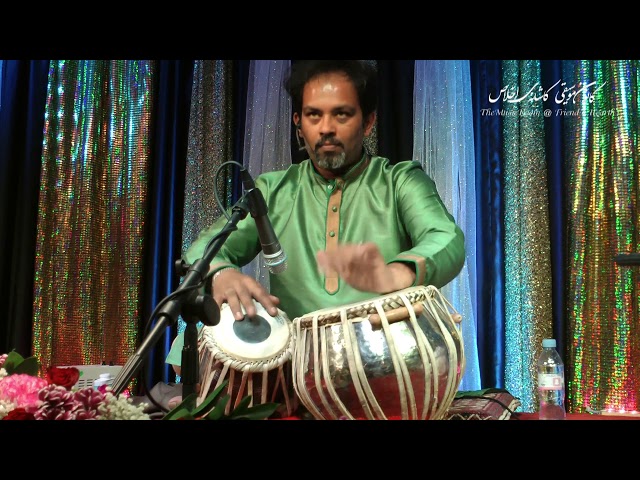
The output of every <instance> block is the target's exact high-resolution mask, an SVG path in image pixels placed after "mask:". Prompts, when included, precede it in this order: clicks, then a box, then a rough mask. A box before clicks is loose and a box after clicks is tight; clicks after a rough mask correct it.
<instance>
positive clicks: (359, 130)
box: [293, 73, 375, 177]
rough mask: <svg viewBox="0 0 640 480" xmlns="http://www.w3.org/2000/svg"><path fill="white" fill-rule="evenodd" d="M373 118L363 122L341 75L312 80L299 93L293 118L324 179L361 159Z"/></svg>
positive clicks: (354, 96)
mask: <svg viewBox="0 0 640 480" xmlns="http://www.w3.org/2000/svg"><path fill="white" fill-rule="evenodd" d="M374 119H375V115H374V114H372V115H370V118H369V119H368V121H367V122H364V119H363V117H362V110H361V108H360V104H359V102H358V94H357V92H356V89H355V87H354V86H353V84H352V83H351V81H350V80H349V79H348V78H347V77H346V76H345V75H344V74H341V73H328V74H323V75H320V76H318V77H315V78H313V79H312V80H310V81H309V82H307V84H306V85H305V86H304V89H303V91H302V111H301V117H298V115H297V113H295V114H294V118H293V120H294V122H295V123H297V124H299V125H300V133H301V136H302V137H303V138H304V141H305V147H306V149H307V152H308V153H309V157H310V158H311V161H312V162H313V164H314V165H315V166H316V168H317V169H318V170H319V171H320V173H322V174H323V175H324V176H326V177H333V176H337V175H340V174H342V173H344V172H345V171H346V170H348V168H349V167H350V166H351V165H353V164H355V163H357V162H358V161H359V160H360V158H361V155H362V142H363V140H364V137H365V135H368V134H369V133H370V132H371V129H372V127H373V121H374Z"/></svg>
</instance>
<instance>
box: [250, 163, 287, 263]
mask: <svg viewBox="0 0 640 480" xmlns="http://www.w3.org/2000/svg"><path fill="white" fill-rule="evenodd" d="M240 177H241V178H242V188H243V189H244V190H245V192H246V194H247V198H248V200H249V211H250V212H251V216H252V217H253V219H254V220H255V222H256V227H257V228H258V237H260V245H262V258H263V259H264V262H265V263H266V265H267V267H269V271H270V272H271V273H274V274H278V273H282V272H284V271H285V270H286V269H287V254H286V253H284V251H283V250H282V247H281V246H280V242H279V241H278V237H276V232H274V231H273V226H272V225H271V221H270V220H269V216H268V215H267V214H268V212H269V208H268V207H267V202H265V201H264V197H263V196H262V192H261V191H260V189H258V188H257V187H256V185H255V183H253V178H251V175H249V172H248V171H247V170H246V169H245V168H242V169H241V170H240Z"/></svg>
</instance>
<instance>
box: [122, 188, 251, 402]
mask: <svg viewBox="0 0 640 480" xmlns="http://www.w3.org/2000/svg"><path fill="white" fill-rule="evenodd" d="M248 213H249V209H248V207H247V204H246V199H245V197H244V196H243V197H241V198H240V200H238V202H236V204H235V205H234V206H233V209H232V214H231V217H230V218H229V220H228V221H227V223H226V224H225V226H224V227H223V228H222V230H220V232H219V233H218V234H217V235H216V237H214V241H213V242H210V244H209V245H208V246H207V248H206V249H205V253H204V256H203V257H202V258H201V259H199V260H196V261H195V262H194V263H193V264H192V265H191V266H190V267H189V270H188V271H187V274H186V275H185V276H184V280H183V281H182V283H181V284H180V285H179V286H178V288H176V290H175V292H174V293H173V294H171V295H169V296H168V297H165V298H164V299H163V300H162V301H166V303H165V304H164V305H163V306H162V308H161V309H160V311H159V312H158V313H157V315H156V316H158V317H159V318H158V321H157V322H156V323H155V325H154V327H153V328H152V329H151V331H150V332H149V334H148V335H147V336H146V337H145V338H144V340H143V341H142V343H141V344H140V346H139V347H138V349H137V350H136V352H135V353H134V354H133V355H132V356H131V357H129V359H128V360H127V362H126V364H125V365H124V367H123V368H122V370H120V372H118V375H117V376H116V378H115V379H114V381H113V385H112V391H113V393H114V394H115V395H119V394H120V393H122V392H123V391H124V389H125V388H126V387H127V385H128V384H129V382H130V381H131V379H132V378H133V377H134V375H135V374H136V373H137V372H138V370H139V369H140V367H141V366H142V363H143V362H144V361H145V359H146V358H147V356H148V355H149V352H150V351H151V349H152V348H153V346H154V345H155V344H156V343H157V341H158V340H159V339H160V338H161V337H162V335H163V334H164V333H165V330H166V328H167V327H170V326H171V325H173V324H174V323H175V322H176V321H177V319H178V316H179V315H180V313H181V312H182V311H183V307H185V306H187V305H190V304H192V303H193V302H195V299H196V297H197V295H198V292H197V290H196V289H195V287H196V286H199V285H201V284H202V283H204V281H205V279H206V276H207V274H208V272H209V265H210V263H211V261H212V260H213V258H214V257H215V256H216V254H217V253H218V251H219V250H220V248H221V247H222V245H223V244H224V242H225V241H226V239H227V238H228V237H229V235H230V234H231V232H233V231H234V230H236V229H237V224H238V222H239V221H240V220H242V219H244V218H246V216H247V214H248ZM188 288H190V289H191V290H192V291H191V292H190V293H189V294H188V295H185V294H184V293H185V292H182V291H183V290H186V289H188ZM172 297H173V298H172ZM169 298H171V299H170V300H168V301H167V299H169ZM209 298H211V297H210V296H209ZM211 300H212V301H213V298H211ZM213 304H214V305H215V302H213ZM215 308H216V309H217V319H216V321H215V323H214V325H216V324H217V323H218V322H219V321H220V310H219V308H218V306H217V305H215ZM186 342H187V336H186V335H185V347H186V346H187V344H186ZM185 366H186V365H185ZM196 367H197V364H196ZM182 373H183V376H188V377H191V378H195V379H196V381H197V376H198V375H197V372H196V375H195V376H194V375H193V372H191V373H192V374H191V375H188V373H189V372H182ZM185 386H186V385H185ZM183 388H184V387H183ZM183 393H184V392H183ZM185 396H186V395H185Z"/></svg>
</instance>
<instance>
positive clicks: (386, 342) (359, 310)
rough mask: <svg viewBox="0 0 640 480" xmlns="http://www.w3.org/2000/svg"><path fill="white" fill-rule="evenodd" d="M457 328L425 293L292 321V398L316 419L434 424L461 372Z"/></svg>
mask: <svg viewBox="0 0 640 480" xmlns="http://www.w3.org/2000/svg"><path fill="white" fill-rule="evenodd" d="M461 320H462V317H461V316H460V314H458V313H457V312H456V311H455V310H454V308H453V307H452V305H451V304H450V303H449V302H448V301H447V300H446V299H445V298H444V296H443V295H442V294H441V293H440V292H439V291H438V289H436V288H435V287H433V286H427V287H424V286H420V287H411V288H407V289H404V290H400V291H398V292H395V293H392V294H387V295H384V296H380V297H378V298H375V299H371V300H368V301H366V302H363V303H359V304H355V303H354V304H350V305H346V306H344V307H341V308H339V309H323V310H318V311H316V312H312V313H310V314H307V315H305V316H303V317H298V318H296V319H294V321H293V324H294V329H295V336H296V347H295V354H294V358H293V386H294V389H295V391H296V394H297V395H298V398H299V399H300V402H301V403H302V404H303V405H304V406H305V407H306V408H307V409H308V410H309V412H310V413H311V414H312V415H313V416H314V417H315V418H316V419H341V418H342V419H351V420H354V419H370V420H386V419H403V420H407V419H408V420H414V419H416V420H417V419H423V420H424V419H430V420H437V419H441V418H443V417H444V416H445V414H446V413H447V410H448V408H449V406H450V405H451V403H452V402H453V399H454V396H455V394H456V391H457V390H458V387H459V385H460V381H461V379H462V375H463V373H464V369H465V356H464V347H463V342H462V335H461V331H460V327H459V323H460V321H461Z"/></svg>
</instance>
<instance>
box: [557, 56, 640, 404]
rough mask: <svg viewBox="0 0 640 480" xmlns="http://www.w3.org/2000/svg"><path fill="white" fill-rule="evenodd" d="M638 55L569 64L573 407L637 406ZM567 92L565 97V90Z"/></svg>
mask: <svg viewBox="0 0 640 480" xmlns="http://www.w3.org/2000/svg"><path fill="white" fill-rule="evenodd" d="M639 66H640V62H638V61H637V60H620V61H617V60H602V61H580V62H578V61H565V62H564V65H563V76H564V77H565V79H567V86H566V88H568V87H572V91H573V92H579V94H577V95H573V96H572V98H571V99H570V101H568V102H567V104H566V117H567V118H566V119H565V120H566V126H567V132H568V133H567V136H566V139H565V143H566V150H567V154H566V158H567V161H568V165H569V166H568V176H567V181H568V192H569V193H568V197H569V200H568V201H569V206H568V210H569V211H568V218H569V234H568V239H569V242H568V243H569V245H568V250H569V252H568V260H569V273H568V288H567V317H568V332H567V334H568V338H567V342H566V345H567V353H568V356H569V358H570V359H571V361H572V364H571V367H572V368H571V369H570V371H569V375H568V379H567V380H568V381H567V397H568V409H569V410H571V411H575V412H584V411H588V410H589V409H592V410H614V411H622V410H624V411H627V412H629V411H634V410H637V409H638V407H639V406H638V394H639V391H640V387H639V386H640V377H639V376H638V375H637V369H638V365H640V322H639V321H638V320H639V319H640V315H639V313H640V312H639V311H638V305H639V304H640V282H639V280H640V276H639V275H640V274H639V272H640V267H637V266H636V267H633V266H622V265H618V264H616V263H615V261H614V257H615V256H616V255H617V254H618V253H635V252H639V251H640V220H639V219H640V215H639V214H640V212H639V206H638V191H639V187H640V174H639V170H638V157H639V155H640V152H639V151H638V148H639V147H638V118H639V113H640V112H639V104H638V102H639V101H640V97H639V96H638V91H639V90H638V84H639V78H638V67H639ZM567 96H568V95H567Z"/></svg>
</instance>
